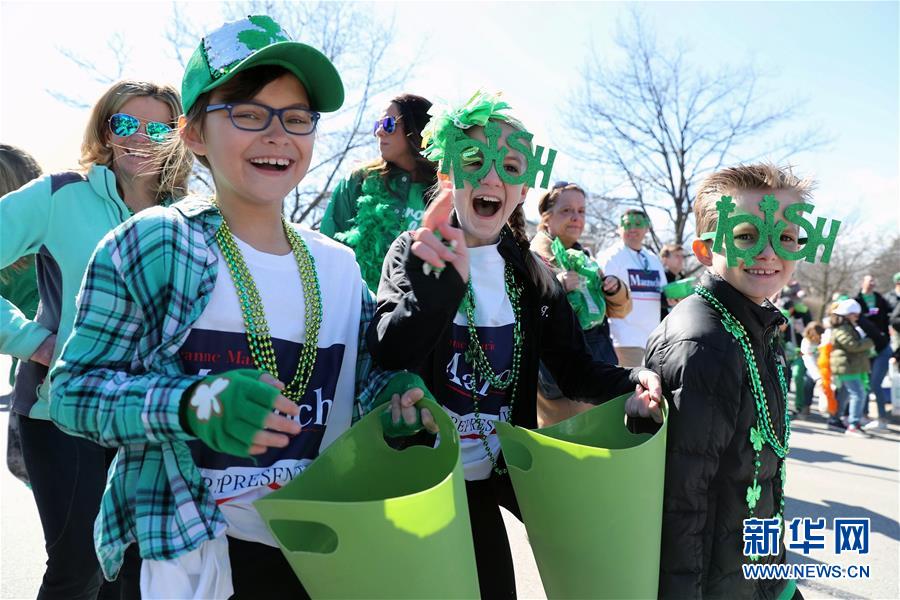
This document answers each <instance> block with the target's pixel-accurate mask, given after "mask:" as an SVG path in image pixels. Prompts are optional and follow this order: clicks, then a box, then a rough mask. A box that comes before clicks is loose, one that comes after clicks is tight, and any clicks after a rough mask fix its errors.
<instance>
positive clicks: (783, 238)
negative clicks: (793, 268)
mask: <svg viewBox="0 0 900 600" xmlns="http://www.w3.org/2000/svg"><path fill="white" fill-rule="evenodd" d="M778 207H779V203H778V200H777V199H776V198H775V196H772V195H766V196H763V199H762V202H760V203H759V209H760V210H761V211H762V213H763V217H762V218H760V217H758V216H757V215H753V214H750V213H746V212H743V211H735V204H734V202H733V201H732V199H731V196H722V199H721V200H719V201H718V202H717V203H716V210H717V211H718V213H719V215H718V219H719V222H718V226H717V227H716V231H715V232H709V233H704V234H702V235H701V236H700V239H701V240H713V245H712V250H713V252H718V253H719V254H723V253H724V254H725V258H726V259H727V260H728V266H729V267H736V266H737V265H738V261H739V260H742V261H743V262H744V264H746V265H747V266H752V265H753V259H754V257H756V256H757V255H759V253H760V252H762V251H763V250H764V249H765V248H766V246H767V245H768V244H772V249H773V250H774V251H775V254H777V255H778V256H779V257H780V258H782V259H784V260H806V262H809V263H812V262H815V261H816V254H818V249H819V246H822V248H823V250H822V256H821V258H820V259H819V260H820V262H823V263H827V262H828V261H829V260H831V251H832V249H833V248H834V242H835V240H836V239H837V232H838V229H839V228H840V226H841V222H840V221H837V220H834V219H832V221H831V226H830V227H829V229H828V234H827V235H826V234H825V221H826V219H825V218H823V217H817V219H816V224H815V226H813V224H812V223H811V222H810V221H808V220H807V219H806V218H804V216H803V214H802V213H811V212H812V211H813V209H814V208H815V206H814V205H812V204H809V203H807V202H798V203H795V204H790V205H788V206H787V207H786V208H785V209H784V219H781V220H778V221H777V222H776V221H775V213H777V212H778ZM732 213H733V214H732ZM792 225H796V226H797V227H798V228H799V229H800V233H799V235H798V234H796V233H794V229H793V228H792V227H791V226H792ZM736 231H737V234H736V233H735V232H736Z"/></svg>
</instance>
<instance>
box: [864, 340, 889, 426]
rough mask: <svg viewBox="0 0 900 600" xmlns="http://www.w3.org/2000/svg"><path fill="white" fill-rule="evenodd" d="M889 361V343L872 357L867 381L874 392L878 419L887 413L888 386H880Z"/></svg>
mask: <svg viewBox="0 0 900 600" xmlns="http://www.w3.org/2000/svg"><path fill="white" fill-rule="evenodd" d="M890 362H891V346H890V344H888V345H887V346H885V347H884V349H883V350H882V351H881V352H879V353H878V356H876V357H875V358H873V359H872V376H871V379H869V381H870V382H871V386H872V391H873V392H875V403H876V404H877V405H878V418H879V419H886V418H887V416H888V414H887V408H886V405H888V404H890V402H891V390H890V388H886V387H881V382H882V381H883V380H884V376H885V375H887V372H888V366H889V365H890Z"/></svg>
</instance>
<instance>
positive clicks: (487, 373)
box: [462, 263, 524, 475]
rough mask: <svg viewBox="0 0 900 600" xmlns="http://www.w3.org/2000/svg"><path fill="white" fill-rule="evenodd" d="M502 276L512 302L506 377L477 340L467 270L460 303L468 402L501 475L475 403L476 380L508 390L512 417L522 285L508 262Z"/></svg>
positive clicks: (519, 360)
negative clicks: (469, 374) (464, 330)
mask: <svg viewBox="0 0 900 600" xmlns="http://www.w3.org/2000/svg"><path fill="white" fill-rule="evenodd" d="M503 279H504V283H505V284H506V295H507V296H509V302H510V304H512V309H513V359H512V368H511V369H510V371H509V376H508V377H507V378H506V380H503V379H501V378H500V375H498V374H497V373H495V372H494V368H493V367H492V366H491V363H490V361H488V358H487V356H485V354H484V349H483V348H482V347H481V342H480V341H479V340H478V330H477V329H476V327H475V290H473V289H472V275H471V274H469V282H468V285H467V287H466V295H465V297H464V298H463V306H462V308H464V309H465V312H466V322H467V325H468V329H469V347H468V349H467V350H466V353H465V360H466V362H467V363H469V364H470V365H471V366H472V375H473V382H472V383H473V385H472V403H473V405H474V411H475V423H476V425H477V427H478V437H479V438H480V439H481V444H482V445H483V446H484V451H485V452H487V455H488V458H489V459H490V460H491V465H493V468H494V472H495V473H497V475H505V474H506V473H507V472H508V471H507V469H501V468H499V467H498V466H497V457H496V456H494V453H493V452H491V447H490V444H488V441H487V433H486V432H485V423H484V420H482V418H481V409H480V407H479V405H478V382H479V381H487V382H488V383H489V384H490V387H493V388H495V389H498V390H509V420H510V421H512V415H513V408H514V407H515V404H516V390H517V387H518V383H519V367H520V366H521V364H522V347H523V346H524V336H523V335H522V319H521V318H520V317H521V314H522V306H521V302H520V300H521V297H522V288H521V287H519V286H518V285H517V284H516V278H515V275H514V274H513V268H512V267H511V266H510V265H509V264H508V263H507V264H506V265H505V267H504V269H503Z"/></svg>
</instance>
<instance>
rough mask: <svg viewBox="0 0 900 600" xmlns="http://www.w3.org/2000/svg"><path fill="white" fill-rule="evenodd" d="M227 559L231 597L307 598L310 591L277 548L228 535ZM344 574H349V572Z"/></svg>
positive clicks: (242, 599)
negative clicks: (232, 591) (229, 568)
mask: <svg viewBox="0 0 900 600" xmlns="http://www.w3.org/2000/svg"><path fill="white" fill-rule="evenodd" d="M228 560H229V562H230V563H231V582H232V585H233V586H234V595H233V596H232V597H231V599H230V600H255V599H256V598H263V597H268V598H291V600H309V594H307V593H306V590H305V589H304V588H303V584H302V583H300V580H299V579H297V576H296V575H295V574H294V570H293V569H291V565H290V564H289V563H288V561H287V559H286V558H285V557H284V554H282V553H281V550H279V549H278V548H273V547H272V546H266V545H265V544H257V543H255V542H247V541H244V540H239V539H237V538H233V537H229V538H228ZM347 577H352V574H351V573H348V574H347Z"/></svg>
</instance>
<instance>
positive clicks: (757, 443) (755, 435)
mask: <svg viewBox="0 0 900 600" xmlns="http://www.w3.org/2000/svg"><path fill="white" fill-rule="evenodd" d="M750 443H751V444H753V449H754V450H756V451H757V452H759V451H760V450H762V447H763V436H762V434H761V433H760V432H759V429H757V428H756V427H751V428H750Z"/></svg>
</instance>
